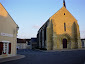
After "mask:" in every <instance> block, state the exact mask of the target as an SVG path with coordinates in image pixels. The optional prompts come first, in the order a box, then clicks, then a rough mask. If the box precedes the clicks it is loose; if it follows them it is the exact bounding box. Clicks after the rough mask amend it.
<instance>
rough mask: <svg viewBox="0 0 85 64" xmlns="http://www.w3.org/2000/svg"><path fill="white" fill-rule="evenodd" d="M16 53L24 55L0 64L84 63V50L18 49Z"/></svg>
mask: <svg viewBox="0 0 85 64" xmlns="http://www.w3.org/2000/svg"><path fill="white" fill-rule="evenodd" d="M17 53H18V54H21V55H25V56H26V57H25V58H23V59H19V60H14V61H8V62H4V63H1V64H84V61H85V50H73V51H39V50H27V49H26V50H18V52H17Z"/></svg>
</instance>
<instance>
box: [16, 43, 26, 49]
mask: <svg viewBox="0 0 85 64" xmlns="http://www.w3.org/2000/svg"><path fill="white" fill-rule="evenodd" d="M17 47H18V49H27V44H26V43H17Z"/></svg>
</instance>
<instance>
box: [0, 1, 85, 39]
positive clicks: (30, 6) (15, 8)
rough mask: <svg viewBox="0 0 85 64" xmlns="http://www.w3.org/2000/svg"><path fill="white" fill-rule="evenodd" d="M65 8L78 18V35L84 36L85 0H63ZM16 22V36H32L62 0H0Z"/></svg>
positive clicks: (60, 6)
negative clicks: (17, 28)
mask: <svg viewBox="0 0 85 64" xmlns="http://www.w3.org/2000/svg"><path fill="white" fill-rule="evenodd" d="M65 1H66V8H67V10H68V11H69V12H70V13H71V14H72V15H73V16H74V17H75V18H76V19H77V20H78V24H79V29H80V37H81V38H85V0H65ZM0 3H2V5H3V6H4V7H5V9H6V10H7V12H8V13H9V14H10V15H11V17H12V18H13V20H14V21H15V22H16V24H18V26H19V31H18V38H34V37H36V36H37V31H38V30H39V28H40V27H41V26H42V25H43V24H44V23H45V22H46V21H47V20H48V19H49V18H50V17H51V16H52V15H53V14H55V13H56V12H57V11H58V10H59V9H61V8H62V7H63V0H0Z"/></svg>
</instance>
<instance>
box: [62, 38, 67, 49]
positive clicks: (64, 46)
mask: <svg viewBox="0 0 85 64" xmlns="http://www.w3.org/2000/svg"><path fill="white" fill-rule="evenodd" d="M63 48H67V39H65V38H64V39H63Z"/></svg>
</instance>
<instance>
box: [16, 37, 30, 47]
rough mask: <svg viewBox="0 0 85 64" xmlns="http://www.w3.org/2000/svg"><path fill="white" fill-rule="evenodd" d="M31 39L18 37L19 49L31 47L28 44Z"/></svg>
mask: <svg viewBox="0 0 85 64" xmlns="http://www.w3.org/2000/svg"><path fill="white" fill-rule="evenodd" d="M29 41H30V39H19V38H17V49H30V46H29V45H28V43H29Z"/></svg>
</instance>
